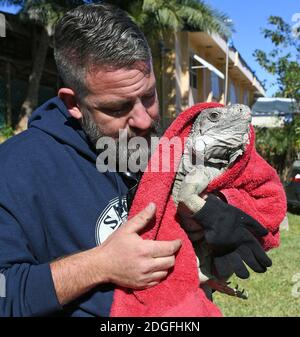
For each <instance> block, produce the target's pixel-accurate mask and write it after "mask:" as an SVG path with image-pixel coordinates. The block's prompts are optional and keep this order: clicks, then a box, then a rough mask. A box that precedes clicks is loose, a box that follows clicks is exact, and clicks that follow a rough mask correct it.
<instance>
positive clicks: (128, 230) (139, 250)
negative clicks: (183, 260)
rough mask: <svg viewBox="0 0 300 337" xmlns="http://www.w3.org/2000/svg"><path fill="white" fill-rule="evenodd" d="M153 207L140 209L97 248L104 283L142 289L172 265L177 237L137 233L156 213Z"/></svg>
mask: <svg viewBox="0 0 300 337" xmlns="http://www.w3.org/2000/svg"><path fill="white" fill-rule="evenodd" d="M155 211H156V207H155V205H154V204H149V206H148V207H146V208H145V209H144V210H143V211H141V212H140V213H139V214H137V215H136V216H135V217H133V218H132V219H130V220H129V221H127V222H126V223H125V224H124V225H122V226H121V227H120V228H119V229H118V230H117V231H115V232H114V233H113V234H112V235H111V236H110V237H109V238H108V239H107V240H106V241H104V242H103V244H102V245H101V246H99V247H97V248H95V250H98V252H99V257H100V261H101V263H99V267H98V268H99V270H102V271H105V274H106V275H107V280H106V281H107V282H111V283H114V284H117V285H119V286H123V287H127V288H133V289H145V288H149V287H152V286H154V285H157V284H158V283H159V282H160V281H161V280H163V279H164V278H165V277H166V276H167V275H168V272H169V270H170V268H172V267H173V266H174V264H175V253H176V252H177V251H178V250H179V248H180V247H181V241H180V240H174V241H152V240H143V239H142V238H141V237H140V236H139V235H138V233H139V232H140V231H141V230H142V229H144V228H145V227H146V226H147V224H148V222H149V221H150V219H152V218H153V217H154V215H155Z"/></svg>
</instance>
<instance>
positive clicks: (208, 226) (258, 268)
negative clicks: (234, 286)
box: [193, 195, 272, 278]
mask: <svg viewBox="0 0 300 337" xmlns="http://www.w3.org/2000/svg"><path fill="white" fill-rule="evenodd" d="M193 219H194V220H195V221H197V222H198V223H199V224H201V225H202V227H203V230H204V237H205V240H206V242H207V243H208V244H209V245H210V247H211V249H212V254H213V256H214V265H215V268H216V271H217V274H218V276H219V277H221V278H228V277H229V276H230V275H232V274H233V273H236V275H237V276H238V277H240V278H247V277H249V272H248V270H247V268H246V267H245V265H244V263H243V261H244V262H246V263H247V265H248V266H249V267H250V268H251V269H253V270H254V271H255V272H258V273H260V272H265V271H266V269H267V267H270V266H271V265H272V261H271V260H270V258H269V257H268V256H267V255H266V253H265V252H264V250H263V248H262V247H261V245H260V243H259V242H258V241H257V239H256V238H255V236H257V237H262V236H265V235H267V234H268V231H267V230H266V229H265V228H264V227H263V226H262V225H261V224H260V223H259V222H257V221H256V220H255V219H253V218H252V217H251V216H249V215H247V214H246V213H244V212H243V211H241V210H240V209H238V208H236V207H234V206H231V205H229V204H227V203H225V202H224V201H222V200H220V199H218V198H217V197H216V196H214V195H209V197H208V198H207V199H206V203H205V205H204V206H203V208H202V209H201V210H200V211H199V212H197V213H195V214H194V215H193ZM254 235H255V236H254Z"/></svg>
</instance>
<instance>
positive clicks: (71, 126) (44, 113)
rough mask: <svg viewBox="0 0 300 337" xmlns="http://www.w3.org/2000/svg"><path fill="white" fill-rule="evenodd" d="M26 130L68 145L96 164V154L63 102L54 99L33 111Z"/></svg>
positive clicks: (57, 98)
mask: <svg viewBox="0 0 300 337" xmlns="http://www.w3.org/2000/svg"><path fill="white" fill-rule="evenodd" d="M28 128H37V129H40V130H41V131H43V132H46V133H47V134H49V135H51V136H52V137H53V138H55V139H56V140H58V141H59V142H61V143H64V144H68V145H70V146H71V147H73V148H74V149H76V150H77V151H78V152H80V153H81V154H82V155H83V156H85V157H87V158H89V160H91V161H93V162H96V159H97V154H96V151H95V148H94V146H93V145H92V143H91V142H90V141H89V138H88V137H87V136H86V134H85V132H84V131H83V129H82V127H81V125H80V123H79V122H78V121H77V120H76V119H75V118H73V117H72V116H71V115H70V113H69V111H68V109H67V107H66V106H65V104H64V103H63V101H62V100H61V99H60V98H59V97H55V98H53V99H51V100H49V101H47V102H46V103H45V104H43V105H41V106H40V107H39V108H38V109H37V110H35V111H34V112H33V114H32V116H31V117H30V119H29V122H28Z"/></svg>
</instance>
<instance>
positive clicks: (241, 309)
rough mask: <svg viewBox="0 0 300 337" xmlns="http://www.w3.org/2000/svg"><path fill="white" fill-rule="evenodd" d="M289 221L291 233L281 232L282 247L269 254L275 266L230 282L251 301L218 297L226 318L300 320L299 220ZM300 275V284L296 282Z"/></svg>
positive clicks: (296, 217)
mask: <svg viewBox="0 0 300 337" xmlns="http://www.w3.org/2000/svg"><path fill="white" fill-rule="evenodd" d="M288 218H289V231H282V232H281V244H280V247H279V248H276V249H273V250H271V251H270V252H269V253H268V255H269V256H270V257H271V259H272V261H273V266H272V267H271V268H269V269H268V271H267V272H266V273H264V274H257V273H254V272H253V273H251V275H250V278H249V279H247V280H241V279H238V278H237V277H232V279H231V280H230V281H231V282H232V284H231V285H236V284H238V285H239V288H245V289H246V290H247V291H248V294H249V298H248V300H242V299H238V298H235V297H231V296H228V295H224V294H221V293H215V295H214V302H215V303H216V304H217V305H218V306H219V308H220V309H221V310H222V312H223V315H224V316H225V317H226V316H227V317H251V316H252V317H253V316H254V317H287V316H300V216H299V215H293V214H290V213H289V214H288ZM297 273H299V275H298V278H297V279H298V282H297V281H296V280H294V281H293V276H294V275H295V274H297ZM296 277H297V276H296ZM293 289H294V292H295V291H296V292H298V296H297V297H296V296H293V294H292V292H293ZM296 295H297V293H296Z"/></svg>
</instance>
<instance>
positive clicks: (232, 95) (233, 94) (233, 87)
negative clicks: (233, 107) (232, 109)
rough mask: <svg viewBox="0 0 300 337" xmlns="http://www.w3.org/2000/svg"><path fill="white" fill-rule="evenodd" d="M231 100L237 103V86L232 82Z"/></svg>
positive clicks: (232, 102)
mask: <svg viewBox="0 0 300 337" xmlns="http://www.w3.org/2000/svg"><path fill="white" fill-rule="evenodd" d="M230 102H231V104H235V103H237V99H236V91H235V86H234V84H232V83H231V84H230Z"/></svg>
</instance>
